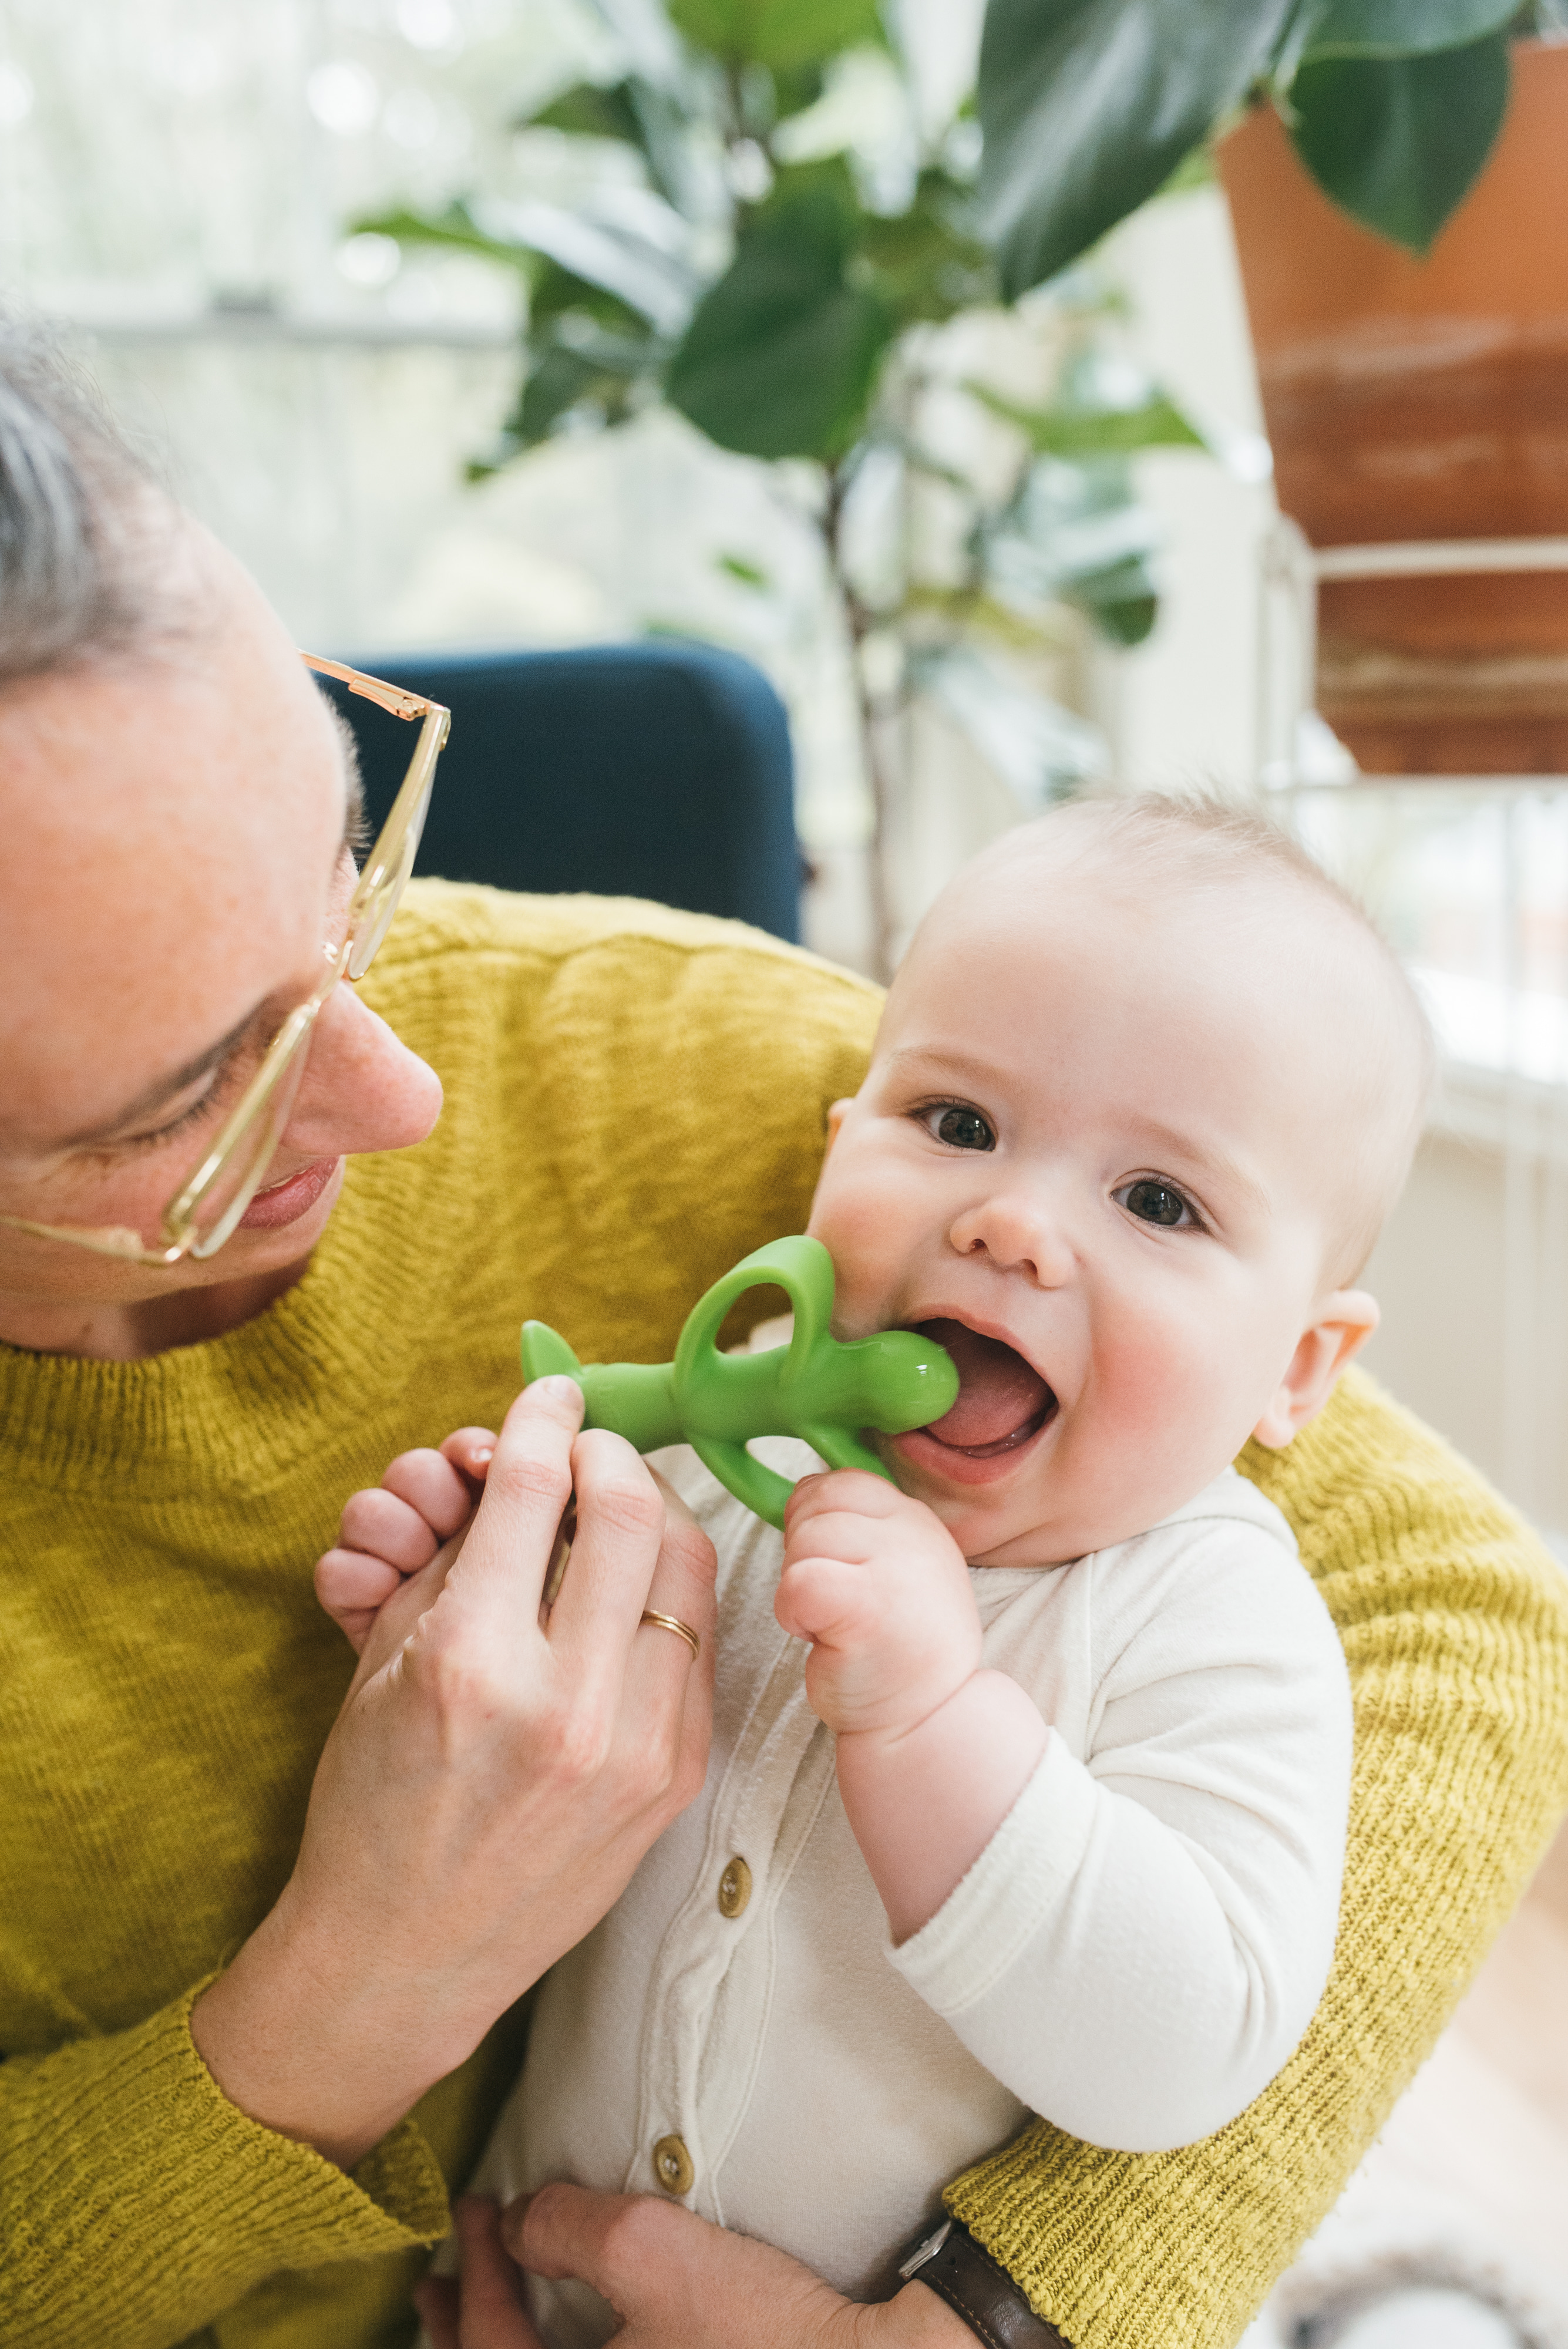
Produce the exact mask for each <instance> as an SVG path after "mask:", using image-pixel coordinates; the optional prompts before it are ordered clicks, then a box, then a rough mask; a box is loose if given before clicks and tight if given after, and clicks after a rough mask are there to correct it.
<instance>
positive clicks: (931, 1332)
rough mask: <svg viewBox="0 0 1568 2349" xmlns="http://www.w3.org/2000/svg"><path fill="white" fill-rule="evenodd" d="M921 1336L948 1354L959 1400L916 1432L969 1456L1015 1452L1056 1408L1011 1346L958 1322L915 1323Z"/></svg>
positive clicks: (1047, 1390)
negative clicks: (957, 1385)
mask: <svg viewBox="0 0 1568 2349" xmlns="http://www.w3.org/2000/svg"><path fill="white" fill-rule="evenodd" d="M915 1327H916V1328H917V1329H918V1330H919V1333H920V1335H921V1337H922V1338H934V1339H935V1340H936V1341H937V1343H938V1345H940V1346H945V1347H946V1348H947V1350H948V1352H949V1353H950V1355H951V1356H952V1358H953V1367H954V1369H955V1370H956V1371H958V1374H959V1399H958V1401H957V1402H955V1403H954V1405H953V1407H952V1409H951V1411H950V1412H946V1413H943V1415H942V1417H941V1418H940V1419H934V1420H932V1422H931V1423H930V1425H929V1427H927V1428H923V1429H922V1430H921V1433H922V1434H924V1435H929V1436H930V1437H931V1438H932V1440H933V1441H934V1442H935V1443H938V1444H946V1445H947V1446H948V1448H949V1450H950V1451H952V1452H961V1453H963V1454H964V1455H965V1457H966V1458H968V1459H971V1460H991V1459H994V1458H995V1456H996V1455H997V1454H998V1453H1002V1452H1015V1451H1016V1450H1017V1449H1018V1446H1019V1445H1020V1444H1027V1443H1028V1441H1029V1439H1030V1437H1031V1436H1032V1435H1038V1434H1039V1433H1040V1430H1041V1429H1042V1428H1043V1427H1044V1424H1045V1423H1046V1421H1047V1420H1048V1419H1049V1418H1050V1417H1051V1415H1052V1413H1054V1410H1055V1408H1056V1398H1055V1396H1054V1394H1053V1393H1052V1392H1051V1389H1050V1388H1049V1387H1048V1386H1047V1385H1046V1383H1045V1381H1044V1379H1043V1378H1042V1377H1041V1375H1040V1373H1039V1371H1037V1370H1035V1369H1034V1368H1033V1365H1032V1364H1030V1363H1028V1362H1026V1361H1024V1359H1023V1355H1022V1354H1021V1353H1019V1351H1018V1350H1017V1349H1016V1347H1013V1346H1009V1345H1007V1344H1006V1343H1004V1341H1003V1340H1002V1339H1000V1338H984V1337H982V1336H981V1333H980V1331H979V1330H971V1329H967V1328H966V1327H965V1325H964V1324H963V1322H961V1321H946V1320H939V1321H919V1322H917V1323H916V1324H915Z"/></svg>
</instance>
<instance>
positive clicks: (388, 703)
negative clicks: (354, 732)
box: [299, 653, 439, 718]
mask: <svg viewBox="0 0 1568 2349" xmlns="http://www.w3.org/2000/svg"><path fill="white" fill-rule="evenodd" d="M299 657H300V659H301V660H302V661H303V662H304V663H305V666H306V668H313V669H317V670H319V672H320V673H321V675H322V676H323V677H335V678H337V680H338V683H339V684H341V685H346V686H347V687H348V690H349V692H350V693H358V694H360V695H362V696H363V698H365V699H366V700H367V701H374V702H377V703H379V706H380V707H381V709H389V710H390V711H391V713H392V716H393V717H394V718H428V717H429V716H430V714H431V710H432V709H437V708H438V707H439V704H437V703H436V702H433V701H427V700H426V699H425V698H424V697H423V696H422V695H421V694H418V693H405V692H404V690H403V688H402V687H401V686H400V685H386V684H383V682H382V681H381V679H380V678H376V677H367V676H366V675H365V672H364V670H363V669H358V668H349V667H348V666H347V664H346V663H345V662H343V661H335V660H327V659H326V658H325V657H323V656H322V655H321V654H319V653H301V654H300V656H299Z"/></svg>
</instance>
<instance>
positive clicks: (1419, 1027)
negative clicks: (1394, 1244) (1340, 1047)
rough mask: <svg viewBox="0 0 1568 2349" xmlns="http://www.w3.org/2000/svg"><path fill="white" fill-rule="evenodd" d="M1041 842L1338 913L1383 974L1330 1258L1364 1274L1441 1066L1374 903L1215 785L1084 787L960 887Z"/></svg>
mask: <svg viewBox="0 0 1568 2349" xmlns="http://www.w3.org/2000/svg"><path fill="white" fill-rule="evenodd" d="M1032 852H1039V853H1040V854H1042V855H1047V856H1048V857H1049V859H1050V861H1051V863H1052V864H1053V865H1054V866H1057V867H1058V868H1059V867H1060V866H1061V865H1062V864H1064V863H1066V864H1070V865H1075V866H1082V867H1084V868H1089V867H1093V868H1096V870H1097V871H1098V872H1100V873H1101V874H1105V875H1106V877H1107V878H1108V879H1109V880H1110V881H1111V882H1112V883H1113V885H1115V884H1117V883H1121V884H1125V885H1127V886H1128V888H1129V889H1137V890H1140V891H1142V890H1146V889H1147V888H1149V887H1151V886H1152V887H1153V888H1155V889H1157V890H1168V891H1174V890H1177V889H1179V890H1180V891H1181V892H1182V893H1183V894H1184V895H1188V896H1190V895H1192V894H1193V893H1194V892H1204V893H1210V892H1211V893H1214V894H1215V895H1221V896H1223V897H1224V898H1225V899H1226V901H1227V905H1228V908H1229V909H1230V910H1232V911H1235V910H1237V909H1239V908H1240V906H1241V892H1242V891H1244V890H1247V889H1256V888H1259V887H1262V889H1265V890H1272V891H1278V892H1283V893H1284V894H1285V895H1287V896H1288V897H1293V898H1295V899H1296V900H1297V901H1298V902H1299V903H1303V904H1305V905H1308V906H1313V905H1315V906H1316V907H1317V908H1318V909H1319V911H1320V912H1321V913H1323V914H1324V915H1326V916H1329V918H1330V919H1331V920H1334V921H1337V922H1338V923H1339V924H1340V925H1341V926H1342V929H1343V935H1344V936H1345V939H1346V940H1347V941H1354V942H1355V944H1356V945H1358V946H1359V947H1360V949H1361V951H1362V952H1363V953H1364V955H1365V956H1366V960H1367V964H1368V968H1369V972H1370V973H1371V974H1372V975H1373V977H1374V985H1375V998H1369V1001H1368V1006H1367V1010H1368V1019H1367V1022H1366V1029H1365V1030H1364V1031H1363V1040H1364V1042H1365V1044H1366V1048H1367V1052H1368V1055H1369V1059H1370V1061H1371V1062H1374V1063H1376V1067H1375V1072H1374V1078H1373V1081H1371V1082H1370V1083H1368V1084H1367V1085H1366V1087H1365V1088H1364V1091H1365V1094H1366V1100H1365V1102H1364V1109H1365V1116H1364V1119H1363V1123H1362V1131H1361V1133H1360V1135H1359V1147H1358V1148H1357V1149H1356V1152H1355V1161H1354V1162H1353V1163H1350V1164H1347V1166H1346V1170H1345V1171H1346V1174H1347V1176H1348V1177H1349V1179H1348V1181H1347V1183H1346V1202H1345V1215H1344V1216H1343V1218H1342V1219H1341V1223H1340V1226H1339V1227H1338V1228H1337V1229H1336V1231H1335V1234H1334V1248H1333V1254H1332V1259H1331V1262H1330V1264H1329V1265H1328V1267H1327V1268H1326V1269H1327V1271H1328V1273H1329V1275H1330V1277H1331V1281H1332V1285H1333V1286H1334V1287H1336V1288H1337V1287H1344V1286H1345V1285H1346V1283H1348V1282H1349V1281H1351V1280H1354V1279H1355V1277H1356V1275H1357V1274H1358V1273H1359V1272H1360V1271H1361V1269H1362V1268H1363V1266H1364V1265H1365V1264H1366V1259H1367V1257H1369V1256H1370V1254H1371V1252H1372V1248H1373V1246H1374V1244H1375V1242H1376V1238H1377V1235H1378V1233H1379V1231H1380V1230H1381V1229H1382V1226H1383V1224H1384V1221H1385V1219H1386V1216H1387V1215H1388V1212H1389V1210H1390V1209H1391V1208H1392V1206H1393V1205H1394V1203H1395V1201H1396V1200H1397V1197H1398V1195H1399V1194H1400V1192H1401V1191H1402V1190H1403V1188H1404V1185H1405V1181H1406V1178H1407V1175H1408V1174H1409V1171H1410V1163H1411V1160H1412V1158H1413V1157H1414V1155H1415V1152H1416V1146H1417V1143H1418V1142H1419V1140H1420V1136H1421V1132H1422V1128H1423V1126H1424V1125H1425V1123H1426V1118H1427V1113H1428V1108H1429V1106H1430V1101H1431V1094H1432V1088H1433V1083H1434V1080H1435V1076H1436V1068H1437V1056H1436V1051H1435V1048H1434V1045H1433V1040H1432V1031H1431V1028H1430V1025H1429V1023H1428V1019H1427V1015H1426V1012H1425V1010H1424V1009H1423V1008H1422V1005H1421V1001H1420V999H1419V997H1418V996H1417V993H1416V990H1415V988H1414V987H1413V986H1412V985H1411V983H1410V979H1409V978H1408V975H1407V972H1406V970H1405V968H1404V967H1403V965H1402V964H1401V963H1400V961H1399V958H1398V957H1397V955H1396V954H1395V952H1394V950H1393V948H1392V947H1390V946H1389V944H1388V942H1387V940H1386V938H1385V937H1384V936H1383V934H1382V932H1381V931H1380V930H1379V929H1378V927H1377V926H1376V922H1374V920H1373V919H1372V917H1371V916H1370V915H1369V914H1368V912H1367V911H1366V907H1365V906H1364V905H1362V904H1361V903H1360V901H1359V900H1358V899H1357V898H1356V897H1355V895H1354V894H1353V893H1352V892H1351V891H1350V890H1348V889H1346V888H1345V887H1344V886H1343V885H1341V884H1340V883H1339V882H1338V881H1336V880H1335V879H1334V876H1333V874H1329V873H1327V872H1325V871H1324V868H1323V866H1322V865H1321V864H1318V863H1317V861H1316V859H1315V858H1314V857H1313V856H1312V855H1310V854H1308V852H1307V851H1306V849H1304V848H1303V846H1302V845H1301V843H1300V842H1299V841H1297V840H1294V839H1293V837H1292V836H1291V834H1290V833H1287V832H1285V831H1284V830H1282V827H1281V826H1280V825H1279V824H1278V823H1273V822H1272V821H1271V819H1270V818H1269V817H1268V816H1267V815H1266V814H1264V813H1262V812H1259V811H1258V810H1257V809H1255V808H1251V807H1241V806H1238V805H1236V804H1235V803H1234V802H1230V801H1226V800H1223V799H1220V798H1218V797H1215V796H1210V795H1208V794H1205V793H1199V792H1190V793H1166V792H1137V793H1133V794H1127V795H1123V794H1116V793H1112V792H1089V793H1085V795H1084V796H1082V797H1081V798H1077V799H1074V800H1070V801H1068V802H1065V803H1064V805H1062V806H1060V807H1058V808H1054V809H1053V810H1052V811H1051V812H1050V813H1049V814H1048V815H1044V816H1040V817H1037V818H1036V819H1035V821H1034V822H1033V823H1028V824H1023V825H1021V826H1020V827H1019V828H1018V829H1017V830H1016V831H1014V832H1010V833H1005V834H1004V835H1003V836H1002V839H1001V840H999V841H997V842H994V843H992V846H991V847H990V848H989V849H986V850H984V851H982V852H981V855H980V856H979V857H977V858H976V859H975V861H974V863H973V864H971V865H970V866H968V867H966V869H965V873H964V874H963V876H962V877H961V885H966V884H967V882H968V881H969V879H970V877H971V875H973V874H976V873H977V872H978V873H980V874H985V873H986V872H988V871H989V870H991V869H992V868H995V869H997V870H998V871H999V872H1006V873H1008V874H1017V873H1018V871H1019V868H1020V866H1021V865H1026V864H1028V863H1029V862H1030V861H1031V859H1032ZM946 895H947V893H946V892H944V893H943V896H944V897H945V896H946ZM942 906H943V898H939V899H938V900H937V903H936V905H934V906H933V907H932V908H931V913H930V914H929V916H927V921H928V922H929V921H932V920H935V921H936V922H937V923H938V924H940V921H941V918H942ZM925 926H926V925H925V924H924V923H922V925H921V929H922V930H923V929H924V928H925ZM918 937H919V933H917V939H918ZM1379 1013H1380V1015H1381V1016H1380V1017H1375V1015H1376V1014H1379Z"/></svg>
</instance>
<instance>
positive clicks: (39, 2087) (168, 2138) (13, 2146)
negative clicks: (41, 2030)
mask: <svg viewBox="0 0 1568 2349" xmlns="http://www.w3.org/2000/svg"><path fill="white" fill-rule="evenodd" d="M205 1987H206V1985H205V1983H201V1984H198V1985H197V1986H196V1988H194V1989H192V1990H191V1991H188V1992H186V1993H185V1994H184V1996H182V1998H180V1999H177V2000H176V2001H174V2002H173V2003H172V2004H171V2005H170V2006H167V2007H165V2008H163V2009H162V2010H161V2013H158V2014H155V2015H153V2016H152V2017H151V2019H150V2020H149V2021H148V2022H146V2023H140V2024H138V2025H137V2026H136V2028H135V2029H133V2030H131V2031H127V2032H120V2033H116V2034H115V2035H114V2036H113V2037H110V2038H105V2039H88V2040H80V2041H78V2042H76V2043H74V2044H72V2045H70V2046H67V2047H62V2048H60V2049H58V2050H57V2052H56V2053H55V2054H51V2055H47V2056H36V2057H23V2058H21V2059H19V2060H18V2059H15V2058H14V2059H13V2060H12V2061H11V2062H9V2063H7V2064H4V2065H0V2206H3V2207H4V2208H5V2213H6V2226H7V2237H8V2240H7V2245H6V2259H5V2273H4V2280H3V2281H0V2339H4V2340H6V2341H26V2342H27V2343H28V2344H29V2349H78V2344H81V2343H83V2342H86V2341H89V2340H90V2341H91V2342H92V2343H93V2344H94V2349H152V2344H166V2343H168V2342H170V2341H174V2340H178V2339H180V2338H181V2337H182V2335H183V2334H185V2333H194V2332H196V2331H199V2330H200V2328H201V2327H202V2325H204V2324H206V2323H210V2321H211V2320H212V2318H213V2316H215V2315H216V2314H217V2313H219V2312H220V2311H221V2310H222V2309H224V2308H226V2307H228V2306H229V2305H231V2303H232V2302H234V2301H236V2300H238V2299H240V2298H241V2297H242V2295H243V2294H244V2292H247V2291H249V2290H250V2288H251V2286H252V2285H253V2284H254V2283H257V2282H260V2281H261V2279H262V2278H263V2277H264V2276H267V2275H270V2274H273V2273H275V2272H276V2271H278V2270H280V2269H283V2268H291V2269H296V2270H298V2269H308V2268H313V2267H318V2266H321V2265H323V2264H325V2263H326V2262H327V2261H336V2260H361V2259H369V2258H373V2257H375V2256H376V2255H377V2254H378V2253H381V2252H386V2251H406V2250H409V2249H411V2248H413V2247H415V2246H416V2245H419V2244H424V2243H429V2242H431V2241H434V2240H437V2239H438V2238H439V2237H440V2236H441V2235H443V2234H444V2233H445V2232H446V2230H447V2226H448V2223H449V2220H448V2204H447V2193H446V2187H445V2183H444V2181H443V2179H442V2178H441V2171H440V2169H439V2168H438V2167H437V2165H436V2161H435V2158H434V2156H433V2155H432V2154H431V2150H430V2147H428V2145H427V2144H426V2142H425V2140H424V2137H422V2135H421V2132H420V2129H419V2127H417V2125H416V2124H415V2123H414V2122H413V2121H412V2120H411V2119H410V2120H405V2121H403V2122H401V2123H400V2125H399V2127H397V2128H395V2129H393V2130H392V2131H391V2132H390V2133H389V2135H388V2136H387V2137H384V2138H383V2139H382V2141H381V2143H380V2144H379V2145H378V2146H376V2147H373V2148H372V2149H371V2151H370V2152H369V2154H367V2155H366V2157H365V2158H364V2160H363V2161H362V2162H361V2163H360V2164H359V2166H358V2169H357V2170H356V2171H355V2172H354V2175H353V2176H352V2177H351V2178H350V2177H348V2176H346V2175H345V2173H344V2172H343V2171H342V2170H340V2169H337V2168H334V2166H333V2165H332V2163H331V2162H329V2161H327V2160H325V2159H324V2158H322V2156H321V2155H320V2154H318V2153H317V2152H316V2151H315V2149H314V2148H313V2147H309V2146H305V2145H298V2144H296V2143H295V2142H294V2140H293V2139H291V2138H289V2137H279V2136H277V2135H275V2133H274V2131H272V2130H271V2129H265V2128H263V2127H260V2125H259V2124H258V2123H257V2122H255V2121H253V2120H251V2119H250V2118H249V2117H248V2116H246V2115H245V2114H244V2113H242V2112H241V2111H240V2110H239V2108H238V2106H234V2105H232V2104H231V2103H230V2102H229V2100H228V2098H227V2097H226V2096H225V2095H223V2091H222V2090H221V2089H220V2088H219V2086H218V2085H217V2083H216V2082H215V2081H214V2079H213V2075H212V2074H211V2073H210V2072H209V2071H208V2070H207V2067H206V2065H205V2064H203V2063H202V2059H201V2057H200V2055H199V2054H197V2052H196V2048H195V2045H194V2044H193V2042H192V2037H191V2031H190V2015H191V2009H192V2005H193V2004H194V2002H195V2000H196V1999H197V1997H198V1996H199V1995H200V1992H201V1991H202V1989H204V1988H205Z"/></svg>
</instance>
